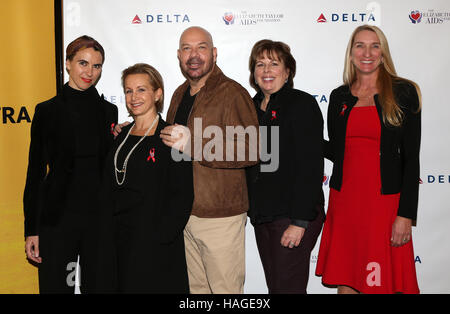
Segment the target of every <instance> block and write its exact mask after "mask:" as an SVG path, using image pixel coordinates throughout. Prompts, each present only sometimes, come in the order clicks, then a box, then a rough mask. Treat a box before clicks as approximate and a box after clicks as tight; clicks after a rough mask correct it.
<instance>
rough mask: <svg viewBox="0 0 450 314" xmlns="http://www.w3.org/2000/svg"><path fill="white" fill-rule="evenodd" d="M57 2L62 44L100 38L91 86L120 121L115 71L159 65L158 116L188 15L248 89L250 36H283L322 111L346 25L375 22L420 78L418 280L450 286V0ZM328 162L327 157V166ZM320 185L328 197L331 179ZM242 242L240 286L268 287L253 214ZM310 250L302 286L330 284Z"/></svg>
mask: <svg viewBox="0 0 450 314" xmlns="http://www.w3.org/2000/svg"><path fill="white" fill-rule="evenodd" d="M63 8H64V11H63V14H64V46H66V45H67V44H68V43H69V42H70V41H72V40H73V39H75V38H76V37H78V36H80V35H84V34H87V35H90V36H92V37H94V38H95V39H97V40H98V41H99V42H100V43H101V44H102V45H103V46H104V48H105V51H106V62H105V64H104V68H103V75H102V78H101V80H100V82H99V84H98V85H97V88H98V90H99V92H100V93H103V94H104V95H105V97H106V98H107V100H109V101H110V102H112V103H114V104H116V105H117V106H118V107H119V112H120V114H119V120H120V121H125V120H129V117H128V115H127V112H126V109H125V102H124V97H123V92H122V88H121V86H120V76H121V71H122V70H123V69H124V68H126V67H128V66H130V65H132V64H135V63H137V62H145V63H149V64H151V65H153V66H154V67H156V68H157V69H158V70H159V71H160V72H161V74H162V76H163V78H164V83H165V93H166V98H165V100H166V101H165V110H164V113H163V117H165V113H166V111H167V107H168V106H169V103H170V98H171V96H172V93H173V91H174V90H175V88H176V87H177V86H178V85H180V84H181V83H182V82H183V81H184V77H183V76H182V75H181V72H180V70H179V65H178V60H177V48H178V40H179V36H180V34H181V33H182V31H183V30H184V29H186V28H187V27H190V26H194V25H196V26H202V27H204V28H206V29H207V30H209V31H210V32H211V34H212V36H213V39H214V44H215V46H216V47H217V50H218V59H217V63H218V65H219V66H220V67H221V69H222V70H223V71H224V73H225V74H226V75H227V76H229V77H231V78H233V79H234V80H236V81H238V82H239V83H240V84H242V85H243V86H244V87H245V88H247V89H248V91H249V93H250V95H252V96H253V95H254V93H255V91H254V90H253V89H252V88H251V87H250V85H249V83H248V78H249V71H248V58H249V54H250V50H251V48H252V46H253V44H254V43H255V42H256V41H258V40H260V39H263V38H269V39H273V40H279V41H283V42H285V43H287V44H288V45H290V47H291V50H292V53H293V55H294V57H295V58H296V60H297V65H298V70H297V75H296V77H295V79H294V83H295V87H296V88H298V89H301V90H304V91H306V92H308V93H310V94H312V95H315V97H316V99H317V102H318V103H319V105H320V108H321V109H322V112H323V115H324V119H326V112H327V106H328V100H329V94H330V92H331V90H332V89H333V88H335V87H337V86H338V85H340V84H342V71H343V65H344V53H345V49H346V45H347V42H348V39H349V37H350V34H351V32H352V31H353V30H354V29H355V27H357V26H358V25H361V24H374V25H377V26H379V27H380V28H381V29H382V30H383V31H384V32H385V34H386V36H387V38H388V41H389V44H390V48H391V53H392V56H393V59H394V63H395V66H396V68H397V72H398V74H399V75H400V76H403V77H406V78H409V79H411V80H414V81H415V82H417V83H418V84H419V85H420V87H421V89H422V93H423V115H422V116H423V121H422V123H423V131H422V146H421V179H422V184H421V186H420V200H419V215H418V220H417V227H416V228H414V231H413V238H414V248H415V255H416V267H417V274H418V280H419V286H420V288H421V291H422V293H449V292H450V271H449V270H448V268H449V267H450V266H449V265H450V245H449V243H450V235H449V232H448V231H447V230H448V227H449V224H450V211H449V210H450V189H449V187H450V145H449V142H450V141H449V137H450V123H449V120H450V101H449V100H448V99H449V97H448V90H449V89H450V79H449V73H450V61H449V55H450V1H448V0H426V1H425V0H396V1H391V0H378V1H369V0H367V1H363V0H341V1H335V0H316V1H292V0H277V1H269V0H196V1H181V0H166V1H153V0H129V1H122V0H96V1H91V0H76V1H75V0H65V1H64V5H63ZM66 79H67V78H66ZM324 135H325V137H327V130H326V128H325V134H324ZM331 167H332V164H331V163H329V162H328V161H326V167H325V169H326V170H325V172H326V173H325V175H327V176H328V175H330V174H331ZM324 191H325V194H326V196H327V199H328V191H329V190H328V180H325V182H324ZM319 241H320V239H319ZM246 251H247V256H246V263H247V274H246V283H245V293H267V289H266V285H265V280H264V273H263V270H262V266H261V263H260V260H259V255H258V251H257V248H256V244H255V239H254V234H253V227H252V226H251V224H248V225H247V238H246ZM317 253H318V245H316V248H315V249H314V251H313V253H312V257H311V275H310V281H309V289H308V292H309V293H335V292H336V290H335V289H329V288H325V287H323V286H322V285H321V281H320V278H318V277H315V276H314V271H315V267H316V264H315V263H316V259H317Z"/></svg>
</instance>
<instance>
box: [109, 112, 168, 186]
mask: <svg viewBox="0 0 450 314" xmlns="http://www.w3.org/2000/svg"><path fill="white" fill-rule="evenodd" d="M158 120H159V115H156V117H155V119H153V122H152V124H151V125H150V127H149V128H148V130H147V131H146V132H145V134H144V136H142V137H141V139H140V140H139V141H138V142H137V143H136V144H135V145H134V146H133V148H132V149H131V150H130V152H129V153H128V155H127V157H125V161H124V162H123V166H122V170H119V169H117V156H118V155H119V151H120V150H121V149H122V146H123V145H124V144H125V142H126V141H127V139H128V136H129V135H130V133H131V130H132V129H133V127H134V126H135V125H136V124H134V125H133V126H132V127H131V128H130V130H128V133H127V136H125V139H124V140H123V142H122V143H120V145H119V147H117V150H116V153H115V154H114V174H115V176H116V182H117V184H118V185H122V184H123V183H124V182H125V176H126V175H127V164H128V159H130V156H131V154H132V153H133V151H134V149H135V148H136V147H137V146H138V145H139V144H140V143H141V142H142V141H143V140H144V138H145V137H146V136H147V135H148V133H150V130H151V129H152V128H153V127H154V126H155V124H156V122H157V121H158ZM118 173H123V177H122V180H119V177H118Z"/></svg>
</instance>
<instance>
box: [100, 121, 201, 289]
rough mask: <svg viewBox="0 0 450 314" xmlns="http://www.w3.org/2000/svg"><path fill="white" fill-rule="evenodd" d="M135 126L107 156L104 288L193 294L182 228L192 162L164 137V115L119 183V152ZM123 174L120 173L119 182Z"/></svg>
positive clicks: (190, 194) (190, 198) (124, 152)
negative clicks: (174, 151)
mask: <svg viewBox="0 0 450 314" xmlns="http://www.w3.org/2000/svg"><path fill="white" fill-rule="evenodd" d="M133 125H134V123H132V124H130V125H128V126H126V127H125V128H124V129H123V130H122V132H121V133H120V135H119V136H118V137H117V139H116V141H115V143H114V146H113V148H112V150H111V152H110V153H109V155H108V157H107V160H106V167H105V177H104V186H103V190H102V193H101V194H102V215H103V216H102V222H103V225H102V231H101V241H102V249H101V252H99V258H100V261H101V263H100V269H99V270H98V272H99V277H100V278H102V280H103V283H102V284H101V285H100V289H101V290H106V291H109V289H112V290H114V292H134V293H188V291H189V287H188V280H187V270H186V262H185V256H184V239H183V229H184V227H185V225H186V223H187V221H188V219H189V216H190V212H191V208H192V202H193V195H194V194H193V193H194V192H193V180H192V166H191V162H187V161H181V162H175V161H174V160H173V159H172V156H171V148H170V147H168V146H166V145H164V143H163V142H162V140H161V138H160V136H159V135H160V132H161V130H162V129H163V128H164V127H166V126H167V125H168V124H167V123H165V122H164V121H163V120H162V119H161V118H160V119H159V122H158V125H157V128H156V131H155V134H154V135H153V136H147V137H145V138H144V139H143V141H142V142H141V143H139V145H138V146H137V147H136V148H135V150H134V151H133V152H132V154H131V155H130V157H129V160H128V164H127V169H126V176H125V180H124V182H123V184H122V185H119V184H118V183H117V181H116V177H115V169H114V162H113V160H114V154H115V153H116V150H117V147H118V146H119V144H120V143H122V142H123V140H124V138H125V136H126V134H127V133H128V131H129V130H130V128H131V127H132V126H133ZM140 139H141V136H134V135H130V136H129V137H128V139H127V141H126V142H125V144H124V145H123V147H122V148H121V150H120V152H119V154H118V157H117V168H119V169H122V166H123V162H124V160H125V158H126V156H127V155H128V154H129V152H130V150H131V149H132V147H133V146H134V145H135V144H136V143H138V141H139V140H140ZM122 178H123V174H119V176H118V179H119V182H121V181H122ZM112 261H114V263H111V262H112ZM108 271H110V273H109V274H108ZM105 280H106V281H105ZM114 281H115V283H111V282H114ZM108 282H109V283H108Z"/></svg>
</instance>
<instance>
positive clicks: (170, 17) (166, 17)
mask: <svg viewBox="0 0 450 314" xmlns="http://www.w3.org/2000/svg"><path fill="white" fill-rule="evenodd" d="M141 16H144V17H145V18H141V17H139V15H138V14H136V15H135V16H134V18H133V19H132V20H131V24H143V23H153V24H156V23H158V24H159V23H190V22H191V20H190V19H189V16H188V15H187V14H145V15H141Z"/></svg>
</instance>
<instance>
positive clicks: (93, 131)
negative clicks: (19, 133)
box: [24, 84, 117, 293]
mask: <svg viewBox="0 0 450 314" xmlns="http://www.w3.org/2000/svg"><path fill="white" fill-rule="evenodd" d="M116 122H117V107H116V106H114V105H112V104H110V103H109V102H107V101H106V100H104V99H103V97H101V96H100V95H99V94H98V93H97V90H96V89H95V87H94V86H92V87H90V88H89V89H87V90H85V91H79V90H75V89H73V88H71V87H69V85H68V84H66V85H64V87H63V90H62V92H61V93H60V94H58V95H57V96H55V97H53V98H52V99H50V100H48V101H45V102H43V103H40V104H38V105H37V106H36V110H35V114H34V117H33V122H32V125H31V143H30V153H29V161H28V171H27V180H26V186H25V191H24V216H25V236H26V237H28V236H39V251H40V256H41V257H42V263H41V264H39V265H38V267H39V288H40V292H41V293H73V292H74V285H73V280H72V279H73V270H74V269H73V267H72V266H73V265H74V264H75V263H76V262H77V257H78V255H79V256H80V263H81V287H80V290H81V292H82V293H91V292H95V282H94V279H93V278H94V276H93V273H94V269H95V258H96V253H95V252H96V251H97V245H98V237H97V233H96V230H97V229H98V226H99V224H100V221H99V212H100V211H99V202H98V192H99V188H100V180H101V176H102V174H101V169H103V167H104V160H105V158H106V154H107V153H108V151H109V148H110V146H111V145H112V142H113V135H112V134H111V127H112V125H113V124H114V123H116ZM71 263H72V264H71ZM68 269H69V270H68Z"/></svg>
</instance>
